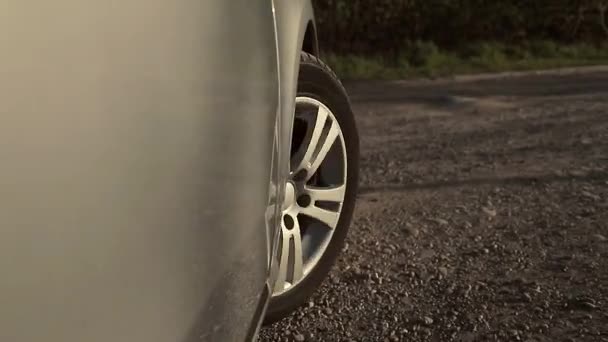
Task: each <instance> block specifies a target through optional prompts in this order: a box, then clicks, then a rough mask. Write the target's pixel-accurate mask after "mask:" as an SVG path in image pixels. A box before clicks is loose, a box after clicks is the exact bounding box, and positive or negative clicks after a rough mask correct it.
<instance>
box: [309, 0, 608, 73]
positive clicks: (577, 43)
mask: <svg viewBox="0 0 608 342" xmlns="http://www.w3.org/2000/svg"><path fill="white" fill-rule="evenodd" d="M313 4H314V6H315V14H316V17H317V28H318V32H319V39H320V45H321V50H322V51H323V52H324V59H325V60H326V61H327V62H328V64H330V65H331V66H332V67H333V68H334V69H335V70H336V72H337V73H338V74H339V75H340V76H341V77H343V78H347V79H370V78H379V79H387V78H388V79H392V78H408V77H437V76H448V75H452V74H468V73H481V72H497V71H510V70H529V69H547V68H556V67H566V66H580V65H594V64H608V0H534V1H530V0H501V1H497V0H377V1H369V0H313Z"/></svg>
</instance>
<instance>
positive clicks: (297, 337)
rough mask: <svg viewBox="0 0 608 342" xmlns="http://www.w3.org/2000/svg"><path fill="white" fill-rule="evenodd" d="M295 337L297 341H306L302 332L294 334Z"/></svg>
mask: <svg viewBox="0 0 608 342" xmlns="http://www.w3.org/2000/svg"><path fill="white" fill-rule="evenodd" d="M293 339H294V340H295V341H297V342H304V341H305V340H306V337H304V335H302V334H295V335H293Z"/></svg>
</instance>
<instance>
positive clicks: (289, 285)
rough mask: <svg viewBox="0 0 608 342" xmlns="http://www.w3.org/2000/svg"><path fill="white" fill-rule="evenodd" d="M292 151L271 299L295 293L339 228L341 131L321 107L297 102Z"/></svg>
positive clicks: (311, 102) (342, 179)
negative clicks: (276, 269) (289, 292)
mask: <svg viewBox="0 0 608 342" xmlns="http://www.w3.org/2000/svg"><path fill="white" fill-rule="evenodd" d="M292 145H293V146H292V155H291V163H290V173H289V180H288V182H287V184H286V186H285V196H284V201H283V204H282V207H281V211H282V219H281V231H280V239H279V240H280V241H279V272H278V277H277V281H276V283H275V287H274V291H273V295H275V296H277V295H281V294H284V293H286V292H288V291H290V290H291V289H293V288H294V287H296V286H297V285H298V284H299V283H300V282H301V281H302V280H304V279H305V278H306V277H307V276H308V275H309V274H310V272H311V271H312V270H313V269H314V268H315V266H317V264H318V263H319V260H320V259H321V257H322V256H323V254H324V253H325V251H326V250H327V247H328V245H329V243H330V241H331V238H332V237H333V235H334V232H335V230H336V228H337V226H338V222H339V219H340V214H341V211H342V206H343V203H344V198H345V194H346V186H347V184H346V179H347V178H346V175H347V158H346V145H345V143H344V136H343V134H342V129H341V127H340V124H339V123H338V120H337V119H336V117H335V116H334V114H333V113H332V112H331V110H329V108H328V107H327V106H325V105H324V104H323V103H321V102H320V101H318V100H316V99H313V98H311V97H305V96H303V97H297V98H296V114H295V120H294V132H293V137H292Z"/></svg>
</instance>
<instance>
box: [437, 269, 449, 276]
mask: <svg viewBox="0 0 608 342" xmlns="http://www.w3.org/2000/svg"><path fill="white" fill-rule="evenodd" d="M437 270H438V271H439V273H440V274H441V275H442V276H443V277H444V278H445V277H447V276H448V269H447V268H445V267H439V268H437Z"/></svg>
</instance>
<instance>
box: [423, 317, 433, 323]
mask: <svg viewBox="0 0 608 342" xmlns="http://www.w3.org/2000/svg"><path fill="white" fill-rule="evenodd" d="M433 322H434V321H433V319H432V318H431V317H428V316H426V317H424V324H426V325H431V324H433Z"/></svg>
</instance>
